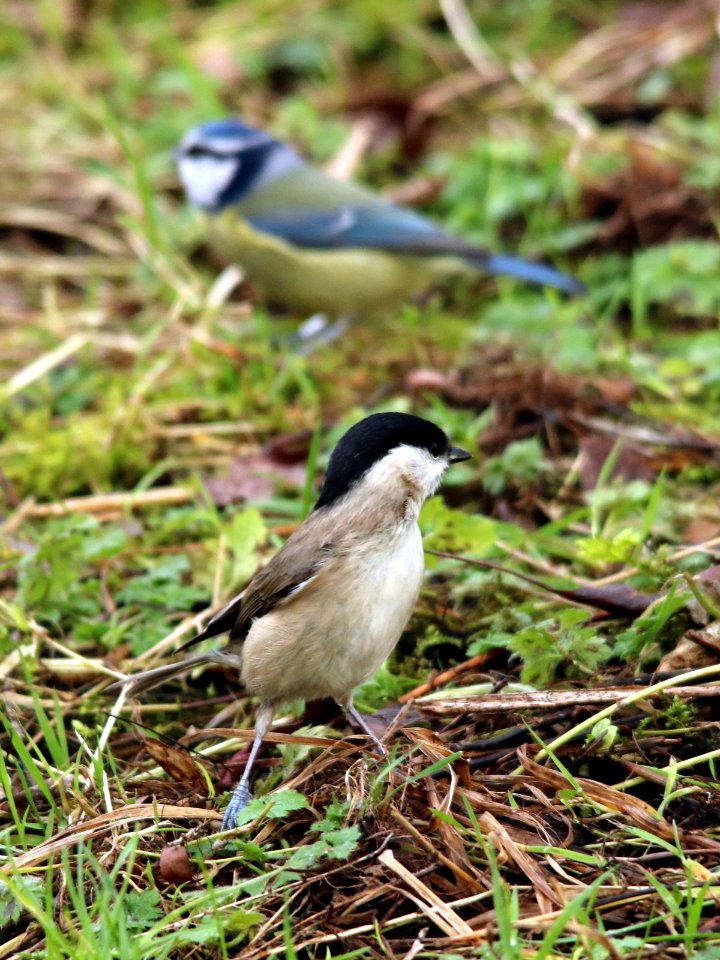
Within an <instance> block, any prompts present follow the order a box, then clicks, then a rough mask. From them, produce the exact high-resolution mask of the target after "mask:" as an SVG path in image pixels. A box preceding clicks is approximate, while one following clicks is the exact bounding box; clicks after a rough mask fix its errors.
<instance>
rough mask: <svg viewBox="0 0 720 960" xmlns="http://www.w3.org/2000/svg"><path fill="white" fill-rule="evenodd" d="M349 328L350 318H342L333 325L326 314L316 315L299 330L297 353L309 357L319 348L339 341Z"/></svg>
mask: <svg viewBox="0 0 720 960" xmlns="http://www.w3.org/2000/svg"><path fill="white" fill-rule="evenodd" d="M349 326H350V320H349V318H348V317H340V319H339V320H336V321H335V322H334V323H333V322H331V321H330V319H329V318H328V317H327V316H326V315H325V314H324V313H314V314H313V315H312V316H311V317H308V319H307V320H306V321H305V322H304V323H303V324H301V325H300V327H299V328H298V332H297V337H296V340H295V352H296V353H299V354H300V356H303V357H307V356H309V355H310V354H311V353H313V352H314V351H315V350H317V348H318V347H322V346H325V344H328V343H333V341H335V340H338V339H339V338H340V337H341V336H342V335H343V334H344V333H345V331H346V330H347V328H348V327H349Z"/></svg>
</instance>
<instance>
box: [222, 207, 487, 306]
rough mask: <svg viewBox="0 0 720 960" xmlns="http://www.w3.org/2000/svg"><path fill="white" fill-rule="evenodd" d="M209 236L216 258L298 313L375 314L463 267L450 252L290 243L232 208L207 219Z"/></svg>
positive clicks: (274, 300)
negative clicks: (415, 252)
mask: <svg viewBox="0 0 720 960" xmlns="http://www.w3.org/2000/svg"><path fill="white" fill-rule="evenodd" d="M211 238H212V242H213V245H214V247H215V248H216V249H217V250H218V252H219V253H220V254H221V256H222V257H223V258H225V259H227V260H231V261H235V262H236V263H238V264H239V266H241V267H242V268H243V269H244V270H245V271H246V273H247V277H248V279H249V280H250V281H251V282H252V283H253V284H254V285H256V286H257V287H258V288H259V289H260V291H261V292H262V294H263V295H264V296H265V297H266V298H267V300H268V301H269V302H270V303H273V304H277V305H279V306H283V307H286V308H287V309H289V310H292V311H297V312H300V313H303V314H311V313H324V314H327V315H329V316H342V315H350V316H365V315H368V314H374V313H379V312H382V311H384V310H388V309H392V308H393V307H395V306H397V305H398V304H399V303H402V302H404V301H407V300H411V299H413V298H414V297H418V296H420V294H422V293H423V292H424V291H425V290H427V289H428V287H430V286H432V285H433V284H434V283H436V282H442V281H443V280H446V279H448V278H449V277H452V276H453V275H458V274H461V273H465V272H467V271H468V266H467V264H466V263H465V262H464V261H463V260H461V259H460V258H458V257H451V256H442V257H437V256H435V257H422V256H412V255H407V254H395V253H389V252H384V251H382V250H372V249H361V248H347V249H330V250H326V249H322V250H320V249H309V248H303V247H295V246H292V245H291V244H288V243H286V242H285V241H284V240H281V239H279V238H277V237H274V236H272V235H270V234H265V233H259V232H258V231H256V230H254V229H253V228H251V227H250V226H249V224H248V223H247V221H245V220H243V219H242V218H241V217H240V216H239V215H238V213H237V211H236V210H233V209H230V210H226V211H224V212H223V213H220V214H218V215H217V216H215V217H213V218H212V220H211Z"/></svg>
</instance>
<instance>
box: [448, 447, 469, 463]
mask: <svg viewBox="0 0 720 960" xmlns="http://www.w3.org/2000/svg"><path fill="white" fill-rule="evenodd" d="M471 458H472V454H471V453H468V452H467V450H463V449H462V447H450V455H449V456H448V461H449V462H450V463H462V461H463V460H470V459H471Z"/></svg>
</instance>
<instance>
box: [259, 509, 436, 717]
mask: <svg viewBox="0 0 720 960" xmlns="http://www.w3.org/2000/svg"><path fill="white" fill-rule="evenodd" d="M423 569H424V560H423V551H422V541H421V537H420V531H419V529H418V527H417V524H416V523H415V522H412V523H408V524H407V525H405V526H404V527H403V528H402V530H401V531H399V532H398V533H397V534H396V535H395V537H393V540H392V542H389V541H384V542H382V543H381V544H378V543H376V544H375V545H374V547H373V549H368V550H366V551H363V552H362V554H360V555H358V553H353V555H352V560H349V559H347V558H346V559H343V560H341V561H338V562H337V563H335V564H333V566H332V569H330V570H328V571H327V572H324V573H322V574H321V575H320V576H318V578H317V579H316V580H315V581H314V582H311V583H309V584H308V585H307V586H305V587H304V588H303V589H302V590H301V591H300V592H299V593H298V594H297V595H296V596H294V597H293V598H292V599H291V600H290V601H289V602H288V603H287V604H285V605H283V606H281V607H279V608H277V609H276V610H274V611H272V612H271V613H269V614H267V615H266V616H264V617H262V618H260V619H259V620H257V621H256V622H255V623H254V624H253V626H252V627H251V629H250V632H249V633H248V636H247V638H246V640H245V643H244V645H243V653H242V658H243V665H242V681H243V684H244V685H245V687H246V689H247V690H248V692H249V693H252V694H254V695H256V696H258V697H260V698H261V699H263V700H267V701H270V702H272V703H281V702H286V701H289V700H295V699H305V700H312V699H321V698H323V697H332V698H333V699H335V700H336V701H338V702H339V703H340V704H346V703H348V702H349V701H350V700H351V697H352V692H353V690H354V689H355V687H357V686H358V685H359V684H361V683H362V682H363V681H364V680H366V679H367V678H368V677H370V676H372V674H373V673H375V671H376V670H377V669H378V667H379V666H380V665H381V664H382V663H383V661H384V660H385V659H386V658H387V657H388V655H389V654H390V652H391V651H392V649H393V647H394V646H395V644H396V643H397V641H398V640H399V639H400V635H401V633H402V631H403V629H404V627H405V625H406V624H407V621H408V619H409V618H410V615H411V613H412V611H413V608H414V606H415V603H416V601H417V597H418V593H419V591H420V586H421V584H422V577H423ZM319 591H321V592H322V600H319V598H318V592H319Z"/></svg>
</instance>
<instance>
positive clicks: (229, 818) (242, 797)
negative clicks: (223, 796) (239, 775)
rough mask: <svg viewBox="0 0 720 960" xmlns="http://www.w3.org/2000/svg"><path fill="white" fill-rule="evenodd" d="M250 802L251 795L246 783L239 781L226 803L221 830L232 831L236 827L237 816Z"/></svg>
mask: <svg viewBox="0 0 720 960" xmlns="http://www.w3.org/2000/svg"><path fill="white" fill-rule="evenodd" d="M251 800H252V794H251V793H250V788H249V787H248V785H247V783H245V782H244V781H242V780H241V781H240V783H239V784H238V785H237V786H236V787H235V792H234V793H233V795H232V796H231V797H230V803H228V805H227V808H226V810H225V816H224V817H223V821H222V828H221V829H222V830H234V829H235V827H236V826H237V817H238V814H239V813H240V812H241V811H242V810H244V809H245V807H246V806H247V805H248V804H249V803H250V801H251Z"/></svg>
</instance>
